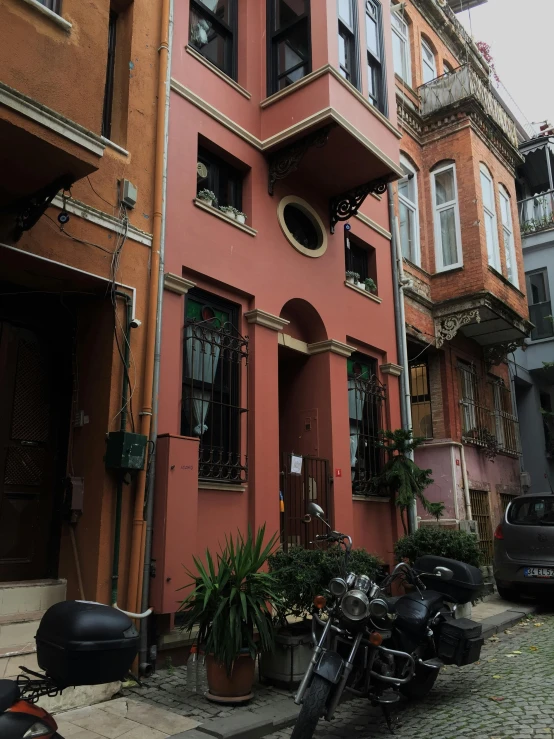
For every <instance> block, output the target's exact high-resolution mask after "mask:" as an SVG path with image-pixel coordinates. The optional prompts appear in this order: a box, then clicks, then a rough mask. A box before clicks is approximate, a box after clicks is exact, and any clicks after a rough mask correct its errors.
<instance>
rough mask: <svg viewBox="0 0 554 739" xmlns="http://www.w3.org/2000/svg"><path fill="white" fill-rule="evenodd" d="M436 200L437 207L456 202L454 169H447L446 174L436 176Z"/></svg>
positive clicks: (440, 173) (441, 173)
mask: <svg viewBox="0 0 554 739" xmlns="http://www.w3.org/2000/svg"><path fill="white" fill-rule="evenodd" d="M435 198H436V204H437V205H443V204H444V203H451V202H452V201H453V200H455V194H454V170H453V169H445V170H444V172H439V174H437V175H435Z"/></svg>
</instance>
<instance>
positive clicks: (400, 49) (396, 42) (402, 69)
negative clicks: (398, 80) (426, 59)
mask: <svg viewBox="0 0 554 739" xmlns="http://www.w3.org/2000/svg"><path fill="white" fill-rule="evenodd" d="M392 51H393V57H394V71H395V72H396V74H397V75H398V76H399V77H402V79H403V80H406V76H407V74H406V64H405V61H406V48H405V42H404V41H403V40H402V39H401V38H400V36H398V34H396V33H393V34H392Z"/></svg>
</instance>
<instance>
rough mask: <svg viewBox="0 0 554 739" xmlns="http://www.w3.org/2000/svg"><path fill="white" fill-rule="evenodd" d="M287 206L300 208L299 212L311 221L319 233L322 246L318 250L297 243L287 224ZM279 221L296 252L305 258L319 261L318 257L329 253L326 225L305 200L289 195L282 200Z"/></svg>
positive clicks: (278, 209) (278, 210)
mask: <svg viewBox="0 0 554 739" xmlns="http://www.w3.org/2000/svg"><path fill="white" fill-rule="evenodd" d="M287 205H295V206H296V207H297V208H299V210H301V211H302V212H303V213H304V215H305V216H307V217H308V218H309V219H310V221H311V222H312V224H313V226H314V228H315V229H316V231H318V232H319V241H320V244H319V246H318V247H317V249H307V248H306V247H305V246H302V244H300V243H299V242H298V241H296V239H295V238H294V236H293V235H292V233H291V232H290V231H289V229H288V226H287V224H286V222H285V208H286V207H287ZM277 220H278V221H279V225H280V226H281V231H282V232H283V234H284V236H285V238H286V239H287V241H288V242H289V243H290V245H291V246H293V247H294V248H295V249H296V251H299V252H300V254H303V255H304V256H305V257H311V258H312V259H317V258H318V257H322V256H323V255H324V254H325V252H326V251H327V230H326V228H325V224H324V223H323V221H322V220H321V218H320V217H319V214H318V213H317V211H316V210H315V209H314V208H312V206H311V205H310V204H309V203H307V202H306V201H305V200H302V198H297V197H296V196H295V195H287V196H286V197H284V198H282V200H281V201H280V202H279V205H278V206H277Z"/></svg>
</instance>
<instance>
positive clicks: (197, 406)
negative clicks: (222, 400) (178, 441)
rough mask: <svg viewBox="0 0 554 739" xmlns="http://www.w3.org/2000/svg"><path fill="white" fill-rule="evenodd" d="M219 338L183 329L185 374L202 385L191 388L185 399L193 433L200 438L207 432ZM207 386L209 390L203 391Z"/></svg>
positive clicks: (209, 332) (210, 332)
mask: <svg viewBox="0 0 554 739" xmlns="http://www.w3.org/2000/svg"><path fill="white" fill-rule="evenodd" d="M220 345H221V337H220V336H219V335H218V334H217V333H216V332H213V331H208V332H205V333H204V335H203V338H198V337H197V336H195V333H194V326H187V327H186V329H185V357H186V360H185V361H186V368H185V369H186V374H187V377H190V378H192V380H193V381H194V382H200V383H202V388H197V387H194V386H193V387H191V388H190V391H189V392H190V395H189V397H188V398H187V399H186V400H187V401H188V402H189V403H190V404H191V405H192V412H193V415H194V420H195V422H196V426H194V428H193V431H194V433H195V434H198V436H202V435H203V434H205V433H206V431H207V430H208V427H207V426H206V423H205V420H206V416H207V415H208V410H209V408H210V400H211V398H212V388H213V385H214V381H215V376H216V373H217V365H218V362H219V353H220ZM206 384H208V385H209V386H210V390H204V385H206Z"/></svg>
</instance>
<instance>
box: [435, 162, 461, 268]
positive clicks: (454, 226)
mask: <svg viewBox="0 0 554 739" xmlns="http://www.w3.org/2000/svg"><path fill="white" fill-rule="evenodd" d="M431 185H432V191H433V210H434V222H435V253H436V269H437V272H441V271H444V270H447V269H453V268H454V267H461V266H462V263H463V260H462V237H461V230H460V212H459V207H458V187H457V184H456V165H455V164H446V165H443V166H441V167H439V168H438V169H435V170H433V172H431Z"/></svg>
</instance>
